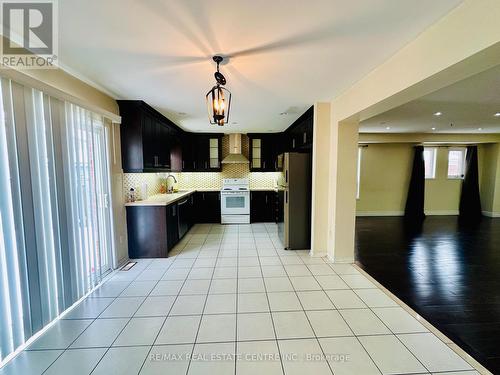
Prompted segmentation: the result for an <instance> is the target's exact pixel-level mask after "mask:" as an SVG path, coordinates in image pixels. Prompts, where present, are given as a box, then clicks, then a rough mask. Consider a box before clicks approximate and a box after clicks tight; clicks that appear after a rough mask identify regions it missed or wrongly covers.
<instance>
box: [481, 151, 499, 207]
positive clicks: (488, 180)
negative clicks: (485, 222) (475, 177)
mask: <svg viewBox="0 0 500 375" xmlns="http://www.w3.org/2000/svg"><path fill="white" fill-rule="evenodd" d="M481 153H482V159H483V165H482V169H481V186H480V188H481V205H482V208H483V212H484V213H485V214H486V215H490V216H499V215H500V144H498V143H496V144H488V145H484V146H483V147H482V149H481Z"/></svg>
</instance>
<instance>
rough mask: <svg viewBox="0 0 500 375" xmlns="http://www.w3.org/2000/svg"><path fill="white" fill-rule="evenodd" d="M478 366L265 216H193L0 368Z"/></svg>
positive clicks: (226, 370)
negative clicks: (286, 240) (170, 247)
mask: <svg viewBox="0 0 500 375" xmlns="http://www.w3.org/2000/svg"><path fill="white" fill-rule="evenodd" d="M452 372H453V374H478V373H477V372H476V371H474V370H473V369H472V368H471V366H469V364H468V363H467V362H465V361H464V360H463V359H462V358H460V357H459V356H458V355H457V354H455V352H453V351H452V350H451V349H450V348H449V347H448V346H447V345H445V344H444V343H443V342H442V341H440V340H439V339H438V338H437V337H436V336H435V335H434V334H432V333H430V332H429V331H428V330H427V329H426V328H425V327H424V326H423V325H422V324H420V323H419V322H418V321H417V320H416V319H414V318H413V317H412V316H411V315H410V314H409V313H408V312H406V311H405V310H404V309H403V308H401V307H399V305H398V304H397V303H396V302H394V301H393V300H392V299H391V298H390V297H388V296H387V295H386V294H385V293H384V292H383V291H382V290H379V289H378V288H377V286H376V285H375V284H373V283H372V282H371V281H370V280H369V279H368V278H366V277H365V276H364V275H362V274H361V273H360V272H359V271H358V270H357V269H356V268H355V267H353V266H351V265H347V264H330V263H328V262H327V261H326V260H325V259H322V258H311V257H309V256H308V254H307V252H305V251H285V250H283V249H282V245H281V243H280V241H279V239H278V236H277V228H276V226H275V225H273V224H252V225H232V226H222V225H205V224H203V225H197V226H195V227H194V228H193V229H192V230H191V231H190V232H189V233H188V235H186V237H185V238H184V239H183V240H182V241H181V243H180V244H179V245H178V246H177V247H176V248H175V249H174V251H172V252H171V257H169V258H168V259H147V260H146V259H143V260H139V261H138V264H137V265H136V266H134V267H133V268H132V269H131V270H130V271H127V272H124V271H119V272H116V273H115V274H114V275H113V276H112V277H111V278H110V279H109V280H108V281H107V282H106V283H105V284H104V285H102V286H101V287H100V288H99V289H98V290H96V291H95V292H94V293H93V294H92V295H91V296H89V297H88V298H87V299H86V300H84V301H83V302H82V303H81V304H80V305H78V306H77V307H76V308H75V309H73V310H72V311H71V312H70V313H69V314H67V315H66V316H65V318H64V319H62V320H60V321H58V322H57V323H56V324H55V325H54V326H53V327H52V328H50V329H49V330H48V331H47V332H46V333H45V334H44V335H43V336H42V337H40V338H39V339H38V340H37V341H36V342H34V343H33V344H32V345H31V346H30V347H28V348H27V350H25V351H23V352H22V353H21V354H20V355H18V356H17V357H16V358H15V359H14V360H13V361H11V362H10V363H9V364H8V365H7V366H5V367H4V368H3V369H1V370H0V374H1V375H7V374H9V375H10V374H23V375H30V374H42V373H43V374H72V375H80V374H82V375H86V374H90V373H92V374H120V375H121V374H218V375H222V374H238V375H241V374H260V375H266V374H286V375H292V374H305V373H311V374H332V373H333V374H335V375H338V374H355V375H362V374H381V373H382V374H410V373H411V374H414V373H424V374H430V373H432V374H437V373H447V374H450V373H452Z"/></svg>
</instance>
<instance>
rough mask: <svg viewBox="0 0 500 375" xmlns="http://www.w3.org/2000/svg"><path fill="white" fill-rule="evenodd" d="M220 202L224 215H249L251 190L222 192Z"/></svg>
mask: <svg viewBox="0 0 500 375" xmlns="http://www.w3.org/2000/svg"><path fill="white" fill-rule="evenodd" d="M220 204H221V214H222V215H249V214H250V192H248V191H247V192H244V193H241V192H237V191H235V192H227V191H225V192H222V193H221V200H220Z"/></svg>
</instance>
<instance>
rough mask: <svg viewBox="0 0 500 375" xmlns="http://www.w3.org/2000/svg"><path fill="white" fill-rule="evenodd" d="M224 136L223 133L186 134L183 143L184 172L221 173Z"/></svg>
mask: <svg viewBox="0 0 500 375" xmlns="http://www.w3.org/2000/svg"><path fill="white" fill-rule="evenodd" d="M223 136H224V134H221V133H185V135H184V137H183V143H182V150H183V151H182V162H183V168H182V170H183V171H192V172H218V171H221V170H222V165H221V161H222V137H223Z"/></svg>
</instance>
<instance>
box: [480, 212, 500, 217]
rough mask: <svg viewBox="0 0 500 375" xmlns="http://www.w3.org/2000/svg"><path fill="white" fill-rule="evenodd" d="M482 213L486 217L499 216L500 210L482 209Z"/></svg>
mask: <svg viewBox="0 0 500 375" xmlns="http://www.w3.org/2000/svg"><path fill="white" fill-rule="evenodd" d="M482 213H483V215H484V216H487V217H500V212H492V211H482Z"/></svg>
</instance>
